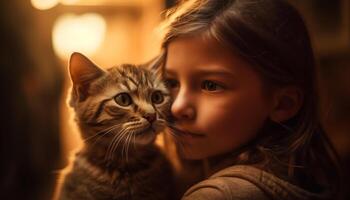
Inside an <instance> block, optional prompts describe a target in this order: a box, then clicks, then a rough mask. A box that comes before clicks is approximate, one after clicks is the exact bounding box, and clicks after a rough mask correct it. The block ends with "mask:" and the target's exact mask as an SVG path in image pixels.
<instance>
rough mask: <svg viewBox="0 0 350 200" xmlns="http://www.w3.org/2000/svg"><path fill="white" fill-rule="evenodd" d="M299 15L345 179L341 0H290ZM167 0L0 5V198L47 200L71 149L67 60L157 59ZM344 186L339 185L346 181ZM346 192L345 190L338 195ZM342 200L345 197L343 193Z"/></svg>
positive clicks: (348, 108)
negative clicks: (306, 32)
mask: <svg viewBox="0 0 350 200" xmlns="http://www.w3.org/2000/svg"><path fill="white" fill-rule="evenodd" d="M290 1H291V3H292V4H294V5H295V6H296V7H297V8H298V10H299V11H300V12H301V13H302V15H303V16H304V19H305V21H306V23H307V26H308V28H309V31H310V34H311V37H312V42H313V46H314V50H315V54H316V58H317V61H318V64H319V72H320V79H319V87H320V91H321V103H322V105H321V111H322V114H323V124H324V127H325V129H326V130H327V132H328V133H329V136H330V138H331V139H332V141H333V143H334V144H335V146H336V148H337V150H338V152H339V154H340V156H341V158H342V167H343V168H344V169H345V172H346V173H345V175H344V177H345V180H347V179H350V176H349V172H347V171H349V169H350V137H349V134H350V1H348V0H332V1H329V0H290ZM175 3H176V0H11V1H6V2H5V1H0V16H1V17H0V29H1V31H0V40H1V43H0V44H1V48H0V49H1V50H0V51H1V52H0V64H1V65H0V68H1V78H0V80H1V84H0V85H1V92H2V98H1V102H3V103H2V104H1V105H2V106H1V107H2V111H1V122H2V125H1V126H0V127H1V159H2V161H1V163H2V164H1V170H0V173H1V179H0V183H1V185H0V188H1V192H0V199H50V198H51V197H52V194H53V190H54V185H55V180H56V177H57V173H58V171H59V170H60V169H62V168H64V167H65V166H66V165H67V163H68V157H69V155H70V153H71V152H72V151H73V150H74V149H77V147H79V146H80V145H81V141H80V136H79V133H77V129H76V127H75V125H74V123H72V119H71V113H70V110H69V109H68V108H67V106H66V94H67V89H68V88H69V86H70V80H69V78H68V72H67V62H68V59H69V56H70V54H71V53H72V52H74V51H79V52H82V53H83V54H85V55H86V56H88V57H89V58H91V59H92V60H93V61H94V62H95V63H96V64H97V65H99V66H100V67H103V68H109V67H111V66H113V65H116V64H120V63H142V62H146V61H148V60H150V59H151V58H152V57H154V56H155V55H157V53H158V52H159V50H160V49H159V48H160V39H161V37H160V32H159V30H158V29H157V25H159V23H160V22H161V20H162V16H163V15H162V14H161V13H162V11H164V10H165V9H166V8H169V7H171V6H173V5H174V4H175ZM348 183H349V181H348ZM347 192H348V193H349V191H347ZM347 197H348V199H350V195H349V194H347Z"/></svg>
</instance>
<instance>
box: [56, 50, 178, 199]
mask: <svg viewBox="0 0 350 200" xmlns="http://www.w3.org/2000/svg"><path fill="white" fill-rule="evenodd" d="M70 74H71V78H72V81H73V88H72V95H71V99H70V105H71V106H72V107H73V108H74V111H75V114H76V121H77V123H78V126H79V128H80V132H81V135H82V138H83V139H84V147H83V148H82V149H81V150H80V151H79V152H78V153H77V154H76V157H75V160H74V163H73V168H72V170H71V171H70V172H69V173H68V174H67V175H66V176H65V179H64V182H63V185H62V189H61V192H60V195H59V199H61V200H70V199H74V200H79V199H88V200H89V199H144V200H146V199H152V200H156V199H171V198H172V192H171V191H172V189H173V182H172V170H171V167H170V164H169V162H168V161H167V159H166V158H165V156H164V155H163V154H162V153H161V151H160V149H158V147H157V146H156V145H155V144H154V140H155V137H156V133H157V132H159V130H160V129H161V128H162V127H163V126H164V123H165V119H164V118H165V116H166V115H167V114H168V112H169V108H170V107H169V106H170V99H169V97H168V94H167V90H166V88H165V85H164V84H163V83H162V81H161V79H160V77H159V76H157V74H155V73H152V72H150V71H148V70H146V69H143V68H140V67H136V66H133V65H121V66H118V67H113V68H111V69H109V70H108V71H103V70H101V69H99V68H98V67H96V66H95V65H94V64H93V63H91V62H90V61H89V60H88V59H87V58H85V57H84V56H82V55H81V54H77V53H75V54H73V55H72V57H71V60H70Z"/></svg>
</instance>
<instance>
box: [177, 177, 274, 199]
mask: <svg viewBox="0 0 350 200" xmlns="http://www.w3.org/2000/svg"><path fill="white" fill-rule="evenodd" d="M207 199H208V200H209V199H215V200H251V199H255V200H268V199H269V198H268V197H267V196H266V195H265V193H264V192H263V191H262V190H261V189H260V188H258V187H257V186H256V185H254V184H253V183H251V182H249V181H247V180H244V179H241V178H234V177H216V178H212V179H207V180H204V181H202V182H200V183H198V184H196V185H194V186H192V187H191V188H190V189H189V190H187V191H186V193H185V194H184V196H183V197H182V200H207Z"/></svg>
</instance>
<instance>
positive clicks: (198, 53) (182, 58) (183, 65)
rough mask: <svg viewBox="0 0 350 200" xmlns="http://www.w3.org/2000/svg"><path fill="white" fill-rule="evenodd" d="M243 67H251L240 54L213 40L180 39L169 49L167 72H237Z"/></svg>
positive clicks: (204, 38) (197, 38)
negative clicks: (195, 70) (186, 70)
mask: <svg viewBox="0 0 350 200" xmlns="http://www.w3.org/2000/svg"><path fill="white" fill-rule="evenodd" d="M242 67H251V66H250V64H249V63H248V62H247V61H246V60H245V59H244V58H243V57H241V56H240V55H239V54H238V53H236V52H234V51H233V50H231V49H229V48H228V47H225V46H224V45H222V44H220V43H219V42H217V41H216V40H214V39H211V38H207V37H200V36H198V37H196V36H191V37H179V38H177V39H175V40H173V41H172V42H170V43H169V45H168V47H167V57H166V61H165V70H166V71H174V72H176V71H178V70H179V69H188V70H190V69H191V70H192V69H193V68H196V69H201V70H209V69H212V70H224V71H228V72H235V71H237V70H239V68H242Z"/></svg>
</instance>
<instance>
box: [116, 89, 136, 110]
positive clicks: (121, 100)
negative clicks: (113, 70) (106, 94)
mask: <svg viewBox="0 0 350 200" xmlns="http://www.w3.org/2000/svg"><path fill="white" fill-rule="evenodd" d="M114 100H115V102H116V103H117V104H119V105H120V106H124V107H126V106H129V105H130V104H131V103H132V99H131V97H130V95H129V94H128V93H125V92H123V93H120V94H118V95H117V96H115V97H114Z"/></svg>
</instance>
